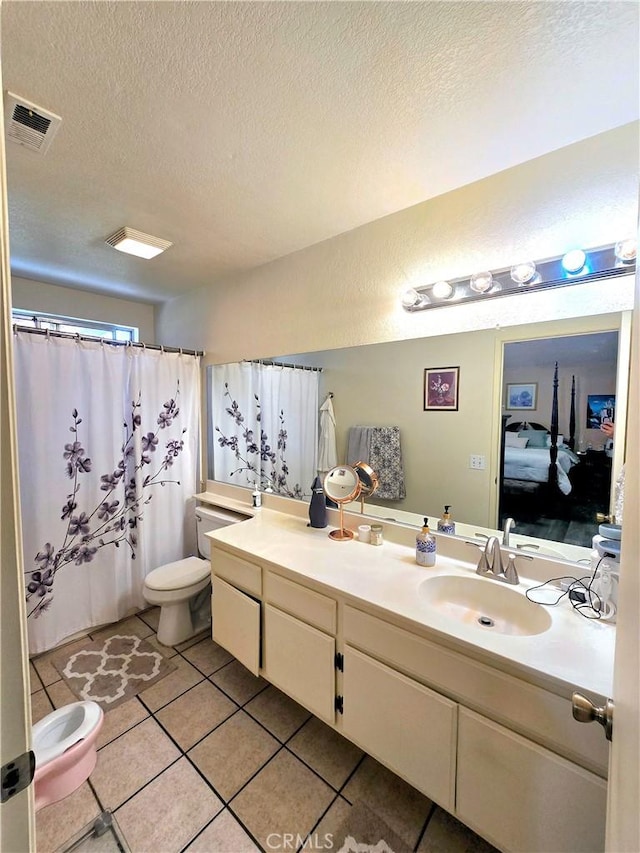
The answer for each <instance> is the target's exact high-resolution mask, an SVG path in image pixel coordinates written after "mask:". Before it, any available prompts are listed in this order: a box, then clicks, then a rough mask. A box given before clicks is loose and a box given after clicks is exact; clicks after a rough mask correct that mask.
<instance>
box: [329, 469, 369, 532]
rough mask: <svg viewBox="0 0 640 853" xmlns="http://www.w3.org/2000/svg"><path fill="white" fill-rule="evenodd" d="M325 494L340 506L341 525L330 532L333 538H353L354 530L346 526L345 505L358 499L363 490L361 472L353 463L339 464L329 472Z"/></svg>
mask: <svg viewBox="0 0 640 853" xmlns="http://www.w3.org/2000/svg"><path fill="white" fill-rule="evenodd" d="M322 487H323V489H324V493H325V495H326V496H327V497H328V498H329V499H330V500H332V501H333V502H334V503H337V504H338V507H339V508H340V527H339V528H338V529H337V530H332V531H331V532H330V533H329V536H330V537H331V539H336V540H337V541H338V542H344V541H345V540H347V539H353V531H352V530H346V529H345V526H344V506H345V504H348V503H351V501H354V500H356V498H357V497H358V495H359V494H360V491H361V488H362V486H361V483H360V477H359V472H358V471H356V469H355V468H354V467H352V466H351V465H338V466H336V467H335V468H332V469H331V470H330V471H329V472H327V474H326V476H325V478H324V482H323V484H322Z"/></svg>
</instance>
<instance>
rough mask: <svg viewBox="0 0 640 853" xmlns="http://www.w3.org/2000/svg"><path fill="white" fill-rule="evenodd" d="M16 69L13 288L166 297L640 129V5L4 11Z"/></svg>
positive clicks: (8, 60) (6, 6)
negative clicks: (22, 109)
mask: <svg viewBox="0 0 640 853" xmlns="http://www.w3.org/2000/svg"><path fill="white" fill-rule="evenodd" d="M2 73H3V78H4V80H3V85H4V88H5V89H8V90H10V91H12V92H14V93H17V94H19V95H21V96H22V97H24V98H27V99H28V100H30V101H33V102H35V103H36V104H39V105H40V106H42V107H44V108H45V109H48V110H51V111H53V112H55V113H57V114H58V115H60V116H62V118H63V123H62V126H61V128H60V130H59V132H58V135H57V136H56V138H55V139H54V141H53V145H52V147H51V149H50V150H49V153H48V154H46V156H44V157H40V156H37V155H34V154H33V153H31V152H29V151H26V150H24V149H22V148H20V147H19V146H16V145H14V144H8V145H7V170H8V185H9V221H10V239H11V253H12V267H13V270H14V272H15V273H16V274H17V275H21V276H24V277H27V278H34V279H39V280H42V281H50V282H52V283H58V284H65V285H67V286H71V287H83V288H87V289H94V290H97V291H100V292H104V293H111V294H114V295H120V296H128V297H131V298H136V299H141V300H145V301H152V302H160V301H163V300H165V299H167V298H171V297H173V296H175V295H178V294H180V293H182V292H184V291H187V290H191V289H193V288H196V287H200V286H202V285H203V284H206V283H209V282H214V281H215V279H216V278H218V277H220V276H222V275H227V274H229V273H231V272H233V271H241V270H246V269H249V268H251V267H254V266H257V265H259V264H263V263H265V262H267V261H270V260H273V259H275V258H277V257H280V256H282V255H285V254H288V253H290V252H294V251H296V250H299V249H302V248H304V247H306V246H309V245H311V244H313V243H317V242H319V241H321V240H325V239H327V238H330V237H333V236H335V235H336V234H339V233H342V232H344V231H348V230H350V229H352V228H355V227H357V226H359V225H362V224H364V223H366V222H370V221H372V220H374V219H378V218H380V217H382V216H385V215H387V214H390V213H393V212H395V211H398V210H401V209H403V208H406V207H409V206H411V205H413V204H417V203H419V202H422V201H424V200H426V199H429V198H432V197H434V196H436V195H440V194H442V193H445V192H447V191H449V190H451V189H454V188H456V187H459V186H462V185H465V184H468V183H470V182H472V181H475V180H478V179H480V178H483V177H486V176H488V175H491V174H494V173H496V172H498V171H501V170H503V169H505V168H508V167H510V166H513V165H516V164H518V163H522V162H524V161H526V160H529V159H531V158H534V157H537V156H540V155H542V154H545V153H547V152H549V151H552V150H555V149H557V148H560V147H563V146H566V145H570V144H571V143H573V142H576V141H578V140H580V139H583V138H586V137H588V136H593V135H595V134H598V133H601V132H604V131H606V130H609V129H611V128H613V127H617V126H619V125H622V124H625V123H627V122H630V121H634V120H635V119H637V117H638V101H639V98H638V5H637V4H636V3H635V2H634V3H627V2H618V0H612V2H606V0H601V2H584V3H583V2H573V0H571V2H517V0H508V2H486V3H485V2H413V3H403V2H362V3H360V2H346V3H343V2H337V0H334V2H299V3H298V2H249V3H241V2H219V3H217V2H195V3H193V2H186V0H182V1H181V2H140V3H138V2H108V1H107V0H103V2H97V3H96V2H88V3H87V2H63V1H62V2H61V0H50V2H12V1H11V0H5V2H3V4H2ZM123 225H128V226H130V227H133V228H135V229H137V230H140V231H145V232H147V233H150V234H154V235H156V236H158V237H162V238H165V239H168V240H171V241H173V243H174V246H173V247H172V248H171V249H169V250H168V251H167V252H166V253H165V254H164V255H161V256H160V257H158V258H156V259H154V260H152V261H142V260H139V259H136V258H129V257H127V256H124V255H121V254H120V253H118V252H115V251H114V250H113V249H110V248H109V247H107V246H105V245H104V239H105V238H106V237H107V236H108V235H109V234H111V233H112V232H113V231H115V230H116V229H117V228H119V227H121V226H123Z"/></svg>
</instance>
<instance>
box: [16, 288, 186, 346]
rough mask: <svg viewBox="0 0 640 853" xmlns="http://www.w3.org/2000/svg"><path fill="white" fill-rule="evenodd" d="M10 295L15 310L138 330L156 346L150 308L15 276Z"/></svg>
mask: <svg viewBox="0 0 640 853" xmlns="http://www.w3.org/2000/svg"><path fill="white" fill-rule="evenodd" d="M12 292H13V296H12V298H13V307H14V308H20V309H22V310H24V311H34V312H38V311H40V312H41V313H43V314H60V315H61V316H64V317H78V318H79V319H81V320H97V321H99V322H103V323H114V324H117V325H122V326H137V327H138V329H139V330H140V340H141V341H144V343H146V344H153V343H155V338H156V335H155V309H154V306H153V305H147V304H145V303H143V302H133V301H131V300H129V299H119V298H115V297H113V296H102V295H101V294H98V293H89V291H86V290H76V289H75V288H71V287H60V286H59V285H54V284H46V283H45V282H42V281H33V280H31V279H27V278H18V277H17V276H13V277H12ZM185 346H186V344H185Z"/></svg>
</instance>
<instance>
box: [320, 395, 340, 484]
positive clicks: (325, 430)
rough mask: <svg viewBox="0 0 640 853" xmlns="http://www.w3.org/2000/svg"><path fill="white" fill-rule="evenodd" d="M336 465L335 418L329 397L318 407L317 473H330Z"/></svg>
mask: <svg viewBox="0 0 640 853" xmlns="http://www.w3.org/2000/svg"><path fill="white" fill-rule="evenodd" d="M337 464H338V452H337V450H336V417H335V415H334V413H333V403H332V402H331V397H327V399H326V400H325V401H324V403H323V404H322V405H321V406H320V435H319V438H318V472H320V473H321V472H326V471H330V470H331V469H332V468H335V467H336V465H337Z"/></svg>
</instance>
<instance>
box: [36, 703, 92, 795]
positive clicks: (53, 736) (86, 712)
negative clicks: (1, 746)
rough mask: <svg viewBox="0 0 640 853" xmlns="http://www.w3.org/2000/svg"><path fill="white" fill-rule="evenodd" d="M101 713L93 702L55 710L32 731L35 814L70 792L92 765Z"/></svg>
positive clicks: (74, 704)
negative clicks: (34, 764) (34, 763)
mask: <svg viewBox="0 0 640 853" xmlns="http://www.w3.org/2000/svg"><path fill="white" fill-rule="evenodd" d="M103 720H104V713H103V711H102V708H101V707H100V706H99V705H98V704H97V703H96V702H73V703H72V704H71V705H65V706H64V707H63V708H58V709H57V710H56V711H53V712H52V713H51V714H47V716H46V717H44V719H42V720H40V721H39V722H38V723H36V724H35V726H34V727H33V730H32V735H33V752H34V754H35V757H36V772H35V776H34V784H35V801H36V803H35V804H36V811H38V809H41V808H44V806H48V805H50V804H51V803H56V802H58V800H62V799H63V798H64V797H67V796H69V794H71V793H73V791H75V790H76V788H79V787H80V785H82V783H83V782H84V781H85V780H86V779H87V778H88V777H89V775H90V774H91V773H92V772H93V769H94V767H95V766H96V760H97V757H98V755H97V751H96V740H97V738H98V733H99V731H100V729H101V728H102V723H103Z"/></svg>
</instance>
